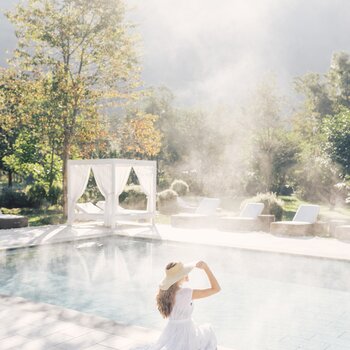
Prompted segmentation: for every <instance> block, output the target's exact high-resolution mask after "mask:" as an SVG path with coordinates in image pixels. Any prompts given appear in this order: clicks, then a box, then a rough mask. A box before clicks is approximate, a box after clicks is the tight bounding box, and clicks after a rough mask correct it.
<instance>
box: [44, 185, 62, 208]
mask: <svg viewBox="0 0 350 350" xmlns="http://www.w3.org/2000/svg"><path fill="white" fill-rule="evenodd" d="M61 195H62V187H60V186H57V185H53V186H52V187H51V188H50V189H49V193H48V194H47V199H48V200H49V202H50V204H52V205H54V204H58V202H59V200H60V198H61Z"/></svg>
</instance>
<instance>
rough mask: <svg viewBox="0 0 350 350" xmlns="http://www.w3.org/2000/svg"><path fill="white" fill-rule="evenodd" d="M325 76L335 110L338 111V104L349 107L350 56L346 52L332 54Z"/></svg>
mask: <svg viewBox="0 0 350 350" xmlns="http://www.w3.org/2000/svg"><path fill="white" fill-rule="evenodd" d="M327 78H328V82H329V85H330V95H331V97H332V99H333V100H334V101H335V105H336V107H337V109H336V112H339V111H340V106H343V107H346V108H350V56H349V54H348V53H346V52H337V53H335V54H334V55H333V57H332V61H331V66H330V70H329V72H328V74H327ZM325 114H332V113H325Z"/></svg>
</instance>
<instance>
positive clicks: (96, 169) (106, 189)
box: [92, 164, 113, 226]
mask: <svg viewBox="0 0 350 350" xmlns="http://www.w3.org/2000/svg"><path fill="white" fill-rule="evenodd" d="M92 172H93V173H94V177H95V180H96V184H97V187H98V189H99V190H100V192H101V193H102V195H103V197H105V201H106V203H105V207H104V223H105V225H106V226H111V225H112V195H113V188H112V181H113V180H112V165H111V164H97V165H93V166H92Z"/></svg>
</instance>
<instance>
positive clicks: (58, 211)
mask: <svg viewBox="0 0 350 350" xmlns="http://www.w3.org/2000/svg"><path fill="white" fill-rule="evenodd" d="M1 212H2V213H3V214H13V215H24V216H27V217H28V221H29V226H41V225H58V224H63V223H65V219H64V218H63V213H62V207H59V206H51V207H49V208H47V209H46V208H39V209H37V208H15V209H6V208H1Z"/></svg>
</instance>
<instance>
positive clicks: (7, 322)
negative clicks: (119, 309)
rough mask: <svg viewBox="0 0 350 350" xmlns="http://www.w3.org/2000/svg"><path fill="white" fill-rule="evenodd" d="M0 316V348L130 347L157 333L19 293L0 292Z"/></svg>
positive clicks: (98, 349) (102, 349)
mask: <svg viewBox="0 0 350 350" xmlns="http://www.w3.org/2000/svg"><path fill="white" fill-rule="evenodd" d="M0 319H1V324H0V349H1V350H9V349H13V350H15V349H16V350H73V349H74V350H80V349H86V350H112V349H115V350H129V349H132V348H134V347H137V346H138V345H141V344H148V343H151V342H152V341H154V340H155V339H157V337H158V335H159V333H158V332H157V331H154V330H149V329H146V328H142V327H130V326H123V325H120V324H117V323H115V322H113V321H111V320H108V319H104V318H102V317H97V316H92V315H87V314H84V313H81V312H77V311H74V310H68V309H63V308H60V307H58V306H53V305H48V304H44V303H33V302H30V301H28V300H25V299H23V298H19V297H7V296H0ZM184 350H185V349H184ZM219 350H230V349H228V348H224V347H219Z"/></svg>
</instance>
